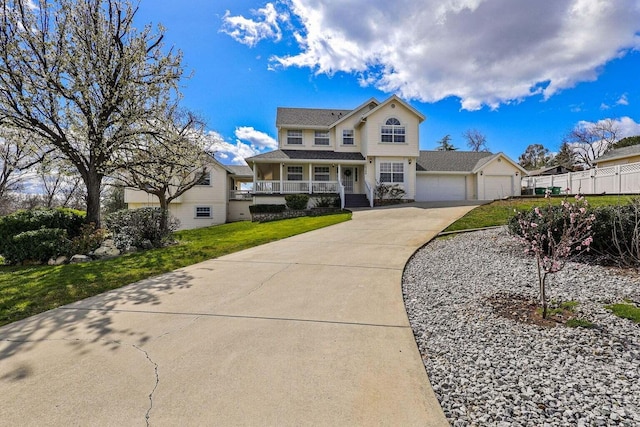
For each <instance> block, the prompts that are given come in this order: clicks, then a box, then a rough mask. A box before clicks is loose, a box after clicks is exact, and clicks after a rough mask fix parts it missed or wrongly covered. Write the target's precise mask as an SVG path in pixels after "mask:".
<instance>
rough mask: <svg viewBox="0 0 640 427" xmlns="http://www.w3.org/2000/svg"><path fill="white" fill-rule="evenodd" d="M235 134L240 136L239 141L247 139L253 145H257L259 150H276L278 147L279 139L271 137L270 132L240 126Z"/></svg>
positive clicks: (237, 136)
mask: <svg viewBox="0 0 640 427" xmlns="http://www.w3.org/2000/svg"><path fill="white" fill-rule="evenodd" d="M235 134H236V138H238V142H240V141H247V142H248V143H249V144H250V145H251V146H252V147H255V148H256V149H258V150H263V149H268V150H275V149H276V148H278V141H276V140H275V139H273V138H272V137H270V136H269V135H268V134H266V133H264V132H261V131H259V130H255V129H254V128H252V127H249V126H240V127H238V128H236V132H235Z"/></svg>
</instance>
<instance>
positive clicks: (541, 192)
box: [535, 187, 547, 195]
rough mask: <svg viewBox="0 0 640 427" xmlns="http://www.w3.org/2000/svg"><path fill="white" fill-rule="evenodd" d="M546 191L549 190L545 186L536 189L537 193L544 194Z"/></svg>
mask: <svg viewBox="0 0 640 427" xmlns="http://www.w3.org/2000/svg"><path fill="white" fill-rule="evenodd" d="M545 191H547V189H546V188H544V187H536V189H535V192H536V194H542V195H544V193H545Z"/></svg>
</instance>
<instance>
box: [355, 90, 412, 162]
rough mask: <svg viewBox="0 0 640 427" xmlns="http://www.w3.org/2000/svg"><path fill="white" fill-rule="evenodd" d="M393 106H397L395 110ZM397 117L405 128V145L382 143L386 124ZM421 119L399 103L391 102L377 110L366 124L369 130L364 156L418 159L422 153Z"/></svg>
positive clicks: (364, 143) (368, 118)
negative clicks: (381, 133)
mask: <svg viewBox="0 0 640 427" xmlns="http://www.w3.org/2000/svg"><path fill="white" fill-rule="evenodd" d="M391 104H393V105H395V106H396V107H395V108H391ZM391 117H395V118H397V119H398V120H400V123H401V124H402V125H404V127H405V132H406V134H405V141H406V142H405V143H404V144H399V143H392V142H385V143H383V142H381V141H380V139H381V138H380V131H381V129H382V126H383V125H384V124H385V122H386V121H387V120H388V119H389V118H391ZM419 125H420V122H419V119H418V117H417V116H416V115H415V113H414V112H413V111H411V110H409V109H408V108H406V107H404V106H403V105H402V104H401V103H399V102H391V103H389V104H386V105H385V106H384V107H383V108H381V109H380V110H377V111H376V112H374V113H373V114H371V115H370V116H368V117H367V122H366V124H365V126H366V128H367V132H366V135H365V137H366V140H365V141H364V142H363V147H362V148H363V151H362V154H363V155H364V156H365V157H367V156H375V157H378V156H387V157H389V156H394V157H399V156H407V157H414V158H415V157H418V154H419V152H420V148H419V135H418V129H419Z"/></svg>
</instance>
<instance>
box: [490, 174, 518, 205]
mask: <svg viewBox="0 0 640 427" xmlns="http://www.w3.org/2000/svg"><path fill="white" fill-rule="evenodd" d="M507 196H513V186H512V179H511V175H485V177H484V198H485V199H486V200H493V199H502V198H503V197H507Z"/></svg>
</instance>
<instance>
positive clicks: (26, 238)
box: [4, 228, 71, 264]
mask: <svg viewBox="0 0 640 427" xmlns="http://www.w3.org/2000/svg"><path fill="white" fill-rule="evenodd" d="M12 241H13V245H12V246H11V249H10V250H8V251H6V252H5V253H4V257H5V259H6V260H7V261H8V262H9V263H10V264H15V263H21V262H25V261H37V262H46V261H47V260H48V259H49V258H53V257H57V256H60V255H68V253H69V248H70V244H71V242H70V241H69V239H68V238H67V231H66V230H63V229H61V228H41V229H39V230H29V231H23V232H22V233H19V234H16V235H15V236H13V238H12Z"/></svg>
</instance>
